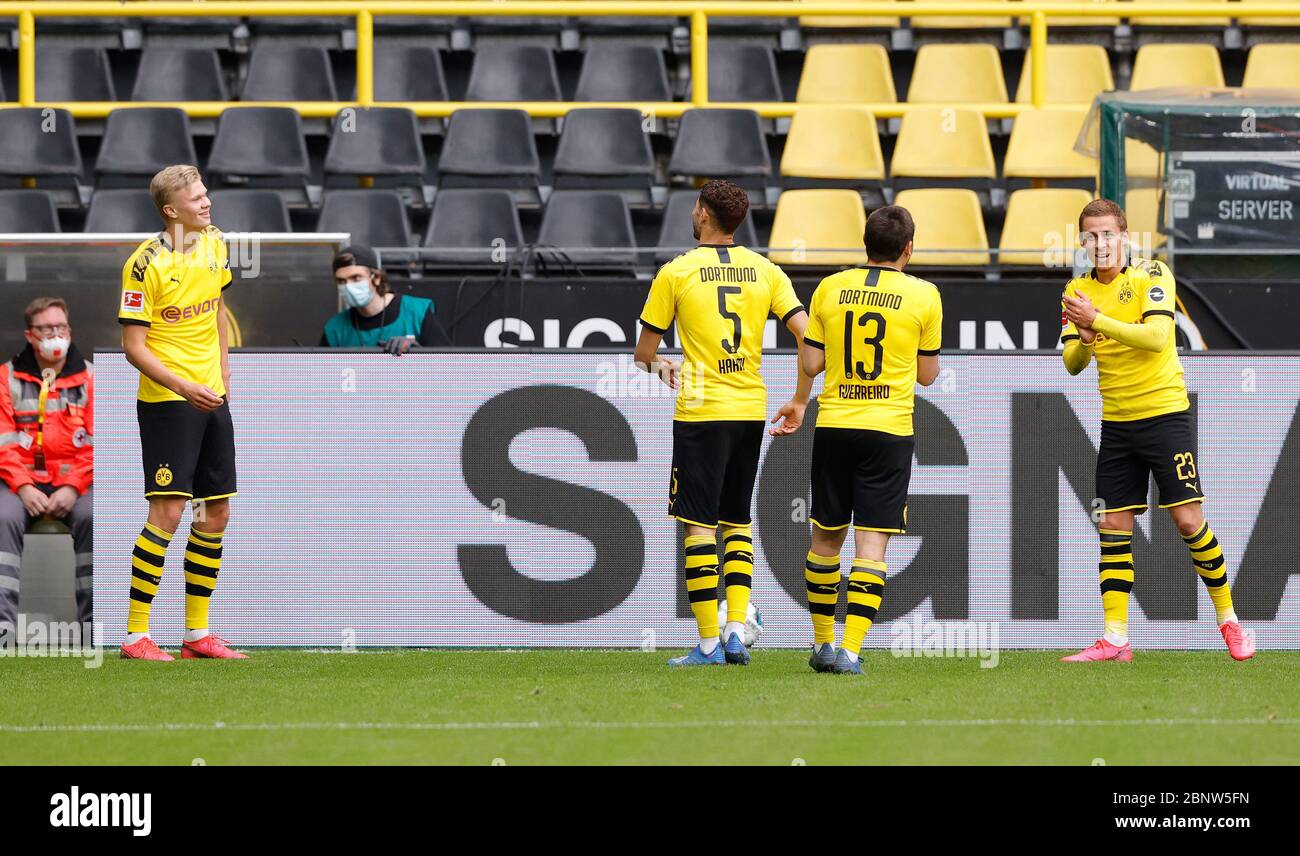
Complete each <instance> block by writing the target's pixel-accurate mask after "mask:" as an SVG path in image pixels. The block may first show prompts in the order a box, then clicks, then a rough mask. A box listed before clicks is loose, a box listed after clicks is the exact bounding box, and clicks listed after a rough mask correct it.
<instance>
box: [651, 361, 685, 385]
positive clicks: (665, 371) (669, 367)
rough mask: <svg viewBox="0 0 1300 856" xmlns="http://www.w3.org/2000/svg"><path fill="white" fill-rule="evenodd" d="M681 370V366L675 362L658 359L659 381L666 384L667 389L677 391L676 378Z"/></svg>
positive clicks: (677, 382)
mask: <svg viewBox="0 0 1300 856" xmlns="http://www.w3.org/2000/svg"><path fill="white" fill-rule="evenodd" d="M681 370H682V364H681V363H679V362H677V361H676V360H670V359H668V358H667V357H660V358H659V362H658V369H657V371H658V374H659V379H660V380H661V381H663V382H664V383H666V384H668V388H669V389H677V387H678V384H679V381H678V377H679V375H680V373H681Z"/></svg>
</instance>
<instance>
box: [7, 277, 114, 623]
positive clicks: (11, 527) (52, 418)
mask: <svg viewBox="0 0 1300 856" xmlns="http://www.w3.org/2000/svg"><path fill="white" fill-rule="evenodd" d="M23 316H24V320H25V322H26V327H27V330H26V339H27V347H25V348H23V350H22V351H21V352H19V353H18V355H17V356H15V357H14V358H13V359H12V360H10V361H9V362H7V363H5V364H3V365H0V481H3V484H0V647H3V646H5V645H6V644H7V643H6V636H7V635H8V634H11V633H13V632H14V625H15V622H16V621H17V618H18V566H19V565H20V564H21V561H22V555H23V544H24V541H23V536H24V534H25V533H26V532H27V530H28V529H30V528H31V527H32V524H34V523H36V522H37V521H39V520H41V519H42V518H44V519H53V520H61V521H63V522H64V523H66V524H67V526H68V529H69V530H70V531H71V533H72V545H73V549H74V551H75V553H76V572H75V573H76V583H75V588H74V591H75V595H76V602H77V621H79V622H82V623H83V624H84V623H85V622H88V621H90V620H91V608H92V605H91V575H92V574H93V572H94V568H93V556H92V554H93V553H94V549H95V548H94V538H93V535H94V533H93V530H92V527H91V514H92V511H93V508H94V499H93V498H92V496H91V494H92V492H93V491H92V490H91V486H92V484H93V482H94V466H95V451H94V433H95V425H94V421H95V416H94V414H95V390H94V385H95V375H94V371H95V370H94V367H93V366H92V365H91V364H90V363H89V362H87V361H86V359H85V357H83V356H82V355H81V352H80V351H78V350H77V346H76V345H74V344H72V328H71V326H70V325H69V324H68V305H67V304H66V303H65V302H64V301H63V300H61V299H60V298H57V297H41V298H38V299H36V300H33V301H32V302H31V303H30V304H29V305H28V306H27V309H26V311H25V312H24V313H23Z"/></svg>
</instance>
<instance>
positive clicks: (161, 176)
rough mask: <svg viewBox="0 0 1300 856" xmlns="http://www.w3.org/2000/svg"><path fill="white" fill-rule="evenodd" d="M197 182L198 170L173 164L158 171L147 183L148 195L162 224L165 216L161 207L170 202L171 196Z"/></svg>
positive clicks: (181, 164)
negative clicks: (151, 198)
mask: <svg viewBox="0 0 1300 856" xmlns="http://www.w3.org/2000/svg"><path fill="white" fill-rule="evenodd" d="M198 180H199V168H198V167H196V166H191V165H190V164H185V163H178V164H173V165H172V166H169V167H164V168H163V169H161V170H159V171H158V174H157V175H155V176H154V177H153V179H152V180H151V181H150V182H149V195H150V196H152V197H153V204H154V207H155V208H157V209H158V216H159V217H161V218H163V222H166V220H167V215H166V214H164V213H163V206H164V205H166V204H167V203H168V202H170V201H171V198H172V194H173V193H175V192H176V191H178V190H184V189H185V188H187V187H189V186H190V185H191V184H193V183H194V182H196V181H198Z"/></svg>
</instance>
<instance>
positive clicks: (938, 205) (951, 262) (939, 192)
mask: <svg viewBox="0 0 1300 856" xmlns="http://www.w3.org/2000/svg"><path fill="white" fill-rule="evenodd" d="M894 203H895V204H897V205H901V206H903V207H904V208H906V209H907V210H908V211H910V212H911V214H912V219H913V221H914V222H915V223H916V237H915V238H914V239H913V243H914V245H915V247H916V251H915V252H914V253H913V254H912V264H913V265H915V266H917V267H926V266H941V267H943V266H957V265H961V266H967V265H976V266H983V265H987V264H988V263H989V253H988V247H989V240H988V234H987V232H985V230H984V218H983V216H982V215H981V214H980V200H979V197H978V196H977V195H976V194H975V191H973V190H964V189H961V188H920V189H916V190H904V191H903V192H902V193H899V194H898V196H897V197H895V199H894Z"/></svg>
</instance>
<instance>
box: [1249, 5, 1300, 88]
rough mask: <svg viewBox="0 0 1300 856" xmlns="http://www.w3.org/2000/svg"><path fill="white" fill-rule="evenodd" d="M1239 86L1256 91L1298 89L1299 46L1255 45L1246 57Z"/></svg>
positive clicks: (1299, 72)
mask: <svg viewBox="0 0 1300 856" xmlns="http://www.w3.org/2000/svg"><path fill="white" fill-rule="evenodd" d="M1297 23H1300V20H1298V21H1297ZM1241 85H1242V86H1247V87H1255V88H1258V89H1300V44H1263V45H1255V46H1254V47H1253V48H1251V49H1250V55H1249V56H1248V57H1246V76H1245V78H1244V79H1243V80H1242V81H1241Z"/></svg>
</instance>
